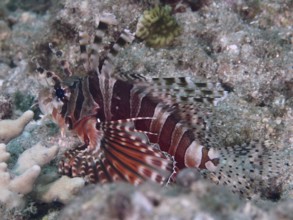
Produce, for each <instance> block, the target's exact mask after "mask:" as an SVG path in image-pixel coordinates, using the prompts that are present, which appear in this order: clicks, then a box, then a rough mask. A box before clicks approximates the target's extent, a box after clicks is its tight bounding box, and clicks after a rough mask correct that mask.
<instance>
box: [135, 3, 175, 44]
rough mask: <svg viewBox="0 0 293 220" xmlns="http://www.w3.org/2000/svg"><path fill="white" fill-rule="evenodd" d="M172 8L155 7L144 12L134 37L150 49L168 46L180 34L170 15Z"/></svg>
mask: <svg viewBox="0 0 293 220" xmlns="http://www.w3.org/2000/svg"><path fill="white" fill-rule="evenodd" d="M171 12H172V8H171V7H170V6H168V5H166V6H156V7H155V8H153V9H150V10H146V11H144V13H143V15H142V16H141V17H140V18H139V20H138V23H137V27H136V31H135V35H136V37H138V38H140V39H143V40H145V41H146V44H147V45H148V46H151V47H163V46H166V45H169V44H170V43H171V42H172V41H173V40H174V39H175V37H177V36H178V35H179V34H180V26H179V25H178V23H177V21H176V19H175V18H174V17H172V15H171Z"/></svg>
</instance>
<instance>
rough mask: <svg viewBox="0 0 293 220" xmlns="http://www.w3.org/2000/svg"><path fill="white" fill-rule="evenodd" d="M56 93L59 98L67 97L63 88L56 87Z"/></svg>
mask: <svg viewBox="0 0 293 220" xmlns="http://www.w3.org/2000/svg"><path fill="white" fill-rule="evenodd" d="M55 95H56V97H57V98H58V99H63V98H64V97H65V90H64V89H62V88H56V89H55Z"/></svg>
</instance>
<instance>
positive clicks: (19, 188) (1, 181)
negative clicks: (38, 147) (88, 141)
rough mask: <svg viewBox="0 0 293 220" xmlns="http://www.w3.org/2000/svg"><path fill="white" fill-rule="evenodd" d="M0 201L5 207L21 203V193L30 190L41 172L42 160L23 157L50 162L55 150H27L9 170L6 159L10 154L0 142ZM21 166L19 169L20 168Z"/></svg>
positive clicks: (26, 192) (16, 205) (23, 193)
mask: <svg viewBox="0 0 293 220" xmlns="http://www.w3.org/2000/svg"><path fill="white" fill-rule="evenodd" d="M0 154H1V157H0V176H1V178H0V192H1V193H0V201H1V203H2V204H3V205H4V206H5V207H6V208H9V209H11V208H14V207H18V206H21V205H23V203H24V201H23V199H22V197H23V195H25V194H28V193H29V192H31V191H32V189H33V186H34V183H35V180H36V178H37V177H38V176H39V174H40V172H41V166H42V165H44V164H45V163H44V161H41V160H36V159H34V162H33V163H32V162H31V161H29V160H24V158H30V159H32V158H38V157H41V158H44V156H46V160H47V161H46V162H50V161H51V160H52V159H53V158H54V157H55V155H56V152H52V151H50V150H48V151H46V152H44V151H43V152H41V154H39V153H38V152H34V151H31V150H27V151H25V152H24V153H23V157H20V159H19V160H18V161H17V164H18V165H17V167H16V168H15V169H13V170H11V171H8V170H7V163H6V162H7V160H8V159H9V157H10V154H9V153H8V152H7V151H6V145H5V144H0ZM20 168H21V169H20Z"/></svg>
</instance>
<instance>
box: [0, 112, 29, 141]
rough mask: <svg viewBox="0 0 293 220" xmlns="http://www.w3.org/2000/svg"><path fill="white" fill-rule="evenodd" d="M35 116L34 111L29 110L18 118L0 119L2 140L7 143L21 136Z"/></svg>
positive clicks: (0, 138) (0, 139) (0, 137)
mask: <svg viewBox="0 0 293 220" xmlns="http://www.w3.org/2000/svg"><path fill="white" fill-rule="evenodd" d="M33 117H34V113H33V112H32V111H31V110H28V111H26V112H25V113H23V114H22V116H20V117H19V118H18V119H16V120H10V119H6V120H2V121H0V142H1V143H5V144H7V143H8V142H9V141H10V140H11V139H13V138H15V137H17V136H19V135H20V134H21V133H22V131H23V129H24V127H25V126H26V125H27V124H28V123H29V122H30V121H31V120H32V119H33Z"/></svg>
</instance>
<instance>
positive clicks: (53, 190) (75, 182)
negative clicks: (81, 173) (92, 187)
mask: <svg viewBox="0 0 293 220" xmlns="http://www.w3.org/2000/svg"><path fill="white" fill-rule="evenodd" d="M84 185H85V180H84V179H83V178H81V177H75V178H70V177H68V176H62V177H61V178H59V179H57V180H56V181H54V182H52V183H50V184H47V185H42V184H39V185H38V188H37V190H36V193H37V197H38V199H39V200H40V201H42V202H46V203H51V202H54V201H58V202H61V203H63V204H67V203H69V202H70V201H72V200H73V198H74V197H75V196H76V194H77V193H78V192H79V191H80V190H81V189H82V188H83V187H84Z"/></svg>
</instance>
